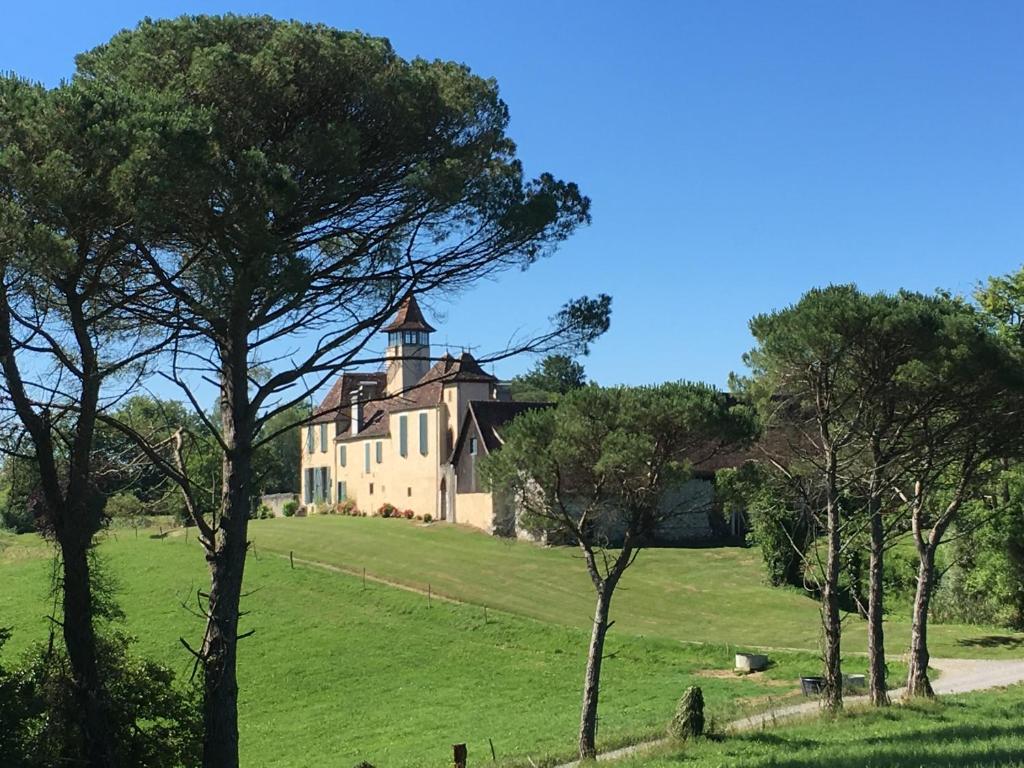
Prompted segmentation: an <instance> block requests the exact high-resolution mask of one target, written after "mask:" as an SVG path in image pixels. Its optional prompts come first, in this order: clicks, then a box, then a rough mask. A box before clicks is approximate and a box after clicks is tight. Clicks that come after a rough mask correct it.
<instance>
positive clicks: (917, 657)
mask: <svg viewBox="0 0 1024 768" xmlns="http://www.w3.org/2000/svg"><path fill="white" fill-rule="evenodd" d="M918 557H919V558H920V564H919V565H918V568H917V592H916V593H915V594H914V612H913V615H912V617H911V625H910V661H909V664H908V666H909V670H908V672H907V696H908V697H910V696H934V695H935V692H934V691H933V690H932V684H931V681H930V680H929V679H928V662H929V661H930V660H931V659H930V657H929V654H928V610H929V607H930V605H931V598H932V589H933V588H934V585H935V548H934V547H932V546H930V545H929V544H925V545H924V546H918Z"/></svg>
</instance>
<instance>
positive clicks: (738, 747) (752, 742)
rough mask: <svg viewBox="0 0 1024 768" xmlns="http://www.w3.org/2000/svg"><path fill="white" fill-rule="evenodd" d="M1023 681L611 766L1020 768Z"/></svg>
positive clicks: (1023, 748) (1023, 747)
mask: <svg viewBox="0 0 1024 768" xmlns="http://www.w3.org/2000/svg"><path fill="white" fill-rule="evenodd" d="M1021 722H1024V686H1019V685H1018V686H1014V687H1012V688H1008V689H1005V690H1003V691H1000V692H991V693H974V694H970V695H968V696H959V697H955V698H943V699H942V701H941V702H938V703H919V704H914V705H908V706H904V707H899V708H896V709H895V710H894V711H887V712H879V711H865V710H861V711H858V712H851V713H847V714H845V715H842V716H840V717H838V718H834V719H826V720H822V719H820V718H812V719H809V720H805V721H803V722H801V723H796V724H793V725H784V726H781V727H778V728H773V729H772V730H770V731H765V732H762V733H750V734H744V735H740V736H731V737H729V738H728V739H726V740H725V741H723V742H720V743H716V742H713V741H702V742H700V743H697V744H694V745H691V746H688V747H677V748H669V749H665V750H662V753H661V754H656V755H646V756H643V757H636V758H632V759H629V760H622V761H618V762H615V763H610V764H609V765H610V766H613V768H676V767H677V766H686V768H719V767H720V766H727V765H729V766H732V765H742V766H744V768H812V767H813V766H823V765H827V766H830V768H920V767H921V766H930V767H933V768H981V767H982V766H985V767H986V768H991V767H992V766H1003V767H1004V768H1014V767H1019V766H1024V738H1022V730H1021V725H1020V724H1021Z"/></svg>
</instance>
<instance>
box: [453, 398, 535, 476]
mask: <svg viewBox="0 0 1024 768" xmlns="http://www.w3.org/2000/svg"><path fill="white" fill-rule="evenodd" d="M552 407H554V403H529V402H509V401H507V400H471V401H470V402H469V407H468V410H467V415H468V417H469V418H467V419H466V420H465V421H463V422H462V428H461V429H460V430H459V437H458V439H457V440H456V441H455V446H454V447H453V448H452V455H451V457H450V458H449V460H448V463H449V464H454V463H455V462H456V461H457V460H458V457H459V454H460V453H461V451H462V446H463V444H464V443H465V442H466V440H467V439H468V436H469V432H470V430H471V429H474V428H475V429H476V431H477V432H478V433H479V435H480V439H481V440H482V441H483V447H484V452H485V453H491V452H492V451H496V450H499V449H500V448H501V446H502V440H501V436H500V435H499V434H498V429H499V428H501V427H503V426H505V425H506V424H508V423H509V422H510V421H512V419H514V418H515V417H516V416H518V415H520V414H522V413H526V412H527V411H535V410H537V409H539V408H552Z"/></svg>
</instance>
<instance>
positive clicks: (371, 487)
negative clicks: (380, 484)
mask: <svg viewBox="0 0 1024 768" xmlns="http://www.w3.org/2000/svg"><path fill="white" fill-rule="evenodd" d="M370 495H371V496H373V483H370Z"/></svg>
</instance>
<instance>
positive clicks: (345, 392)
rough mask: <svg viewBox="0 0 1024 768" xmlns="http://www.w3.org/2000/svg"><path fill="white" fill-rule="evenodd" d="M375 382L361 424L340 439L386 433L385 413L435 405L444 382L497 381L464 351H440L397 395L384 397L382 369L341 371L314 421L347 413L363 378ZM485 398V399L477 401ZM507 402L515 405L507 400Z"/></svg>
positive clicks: (329, 419) (388, 429)
mask: <svg viewBox="0 0 1024 768" xmlns="http://www.w3.org/2000/svg"><path fill="white" fill-rule="evenodd" d="M368 381H369V382H375V383H376V395H375V396H374V397H375V398H377V399H371V400H369V401H368V402H366V403H364V404H363V428H362V429H361V430H360V431H359V433H358V434H355V435H353V434H351V432H348V433H346V434H344V435H339V436H338V439H340V440H349V439H355V440H358V439H361V438H366V437H387V436H388V435H389V434H390V423H389V419H388V416H389V415H390V414H392V413H397V412H399V411H411V410H415V409H418V408H430V407H433V406H436V405H437V404H438V403H440V402H441V401H442V400H443V399H444V385H445V384H455V383H459V382H484V383H491V382H497V379H496V378H495V377H494V376H491V375H490V374H489V373H485V372H484V370H483V369H482V368H481V367H480V364H479V363H478V362H477V361H476V360H475V359H473V356H472V355H471V354H469V353H468V352H464V353H463V354H462V355H461V356H460V357H459V358H457V359H456V358H454V357H452V356H451V355H448V354H446V355H444V357H442V358H441V359H440V360H438V361H437V362H436V363H434V365H433V366H432V367H431V368H430V370H429V371H427V372H426V373H425V374H424V375H423V378H422V379H420V380H419V381H418V382H416V384H415V385H413V386H412V387H410V388H409V389H408V390H406V391H405V392H404V393H402V394H401V395H395V396H393V397H386V396H385V395H384V390H385V387H386V382H387V376H386V374H384V373H376V372H375V373H343V374H342V375H341V376H340V377H339V378H338V380H337V381H336V382H335V383H334V386H333V387H331V391H330V392H328V393H327V397H325V398H324V402H323V403H322V404H321V405H320V407H319V408H318V409H317V411H316V416H314V418H313V421H314V422H323V421H334V420H336V419H337V418H338V417H339V415H346V414H348V408H349V406H350V405H351V403H352V394H353V393H354V392H356V391H357V390H358V388H359V384H360V383H363V382H368ZM479 402H487V401H479ZM509 405H519V404H518V403H509Z"/></svg>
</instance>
